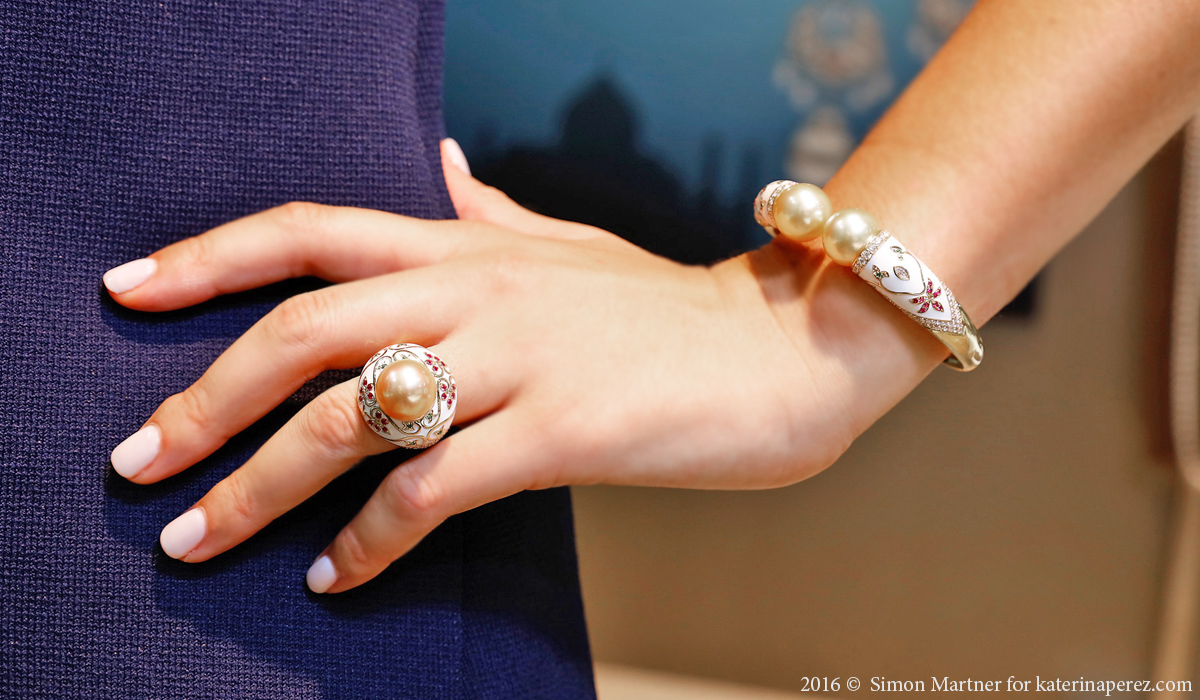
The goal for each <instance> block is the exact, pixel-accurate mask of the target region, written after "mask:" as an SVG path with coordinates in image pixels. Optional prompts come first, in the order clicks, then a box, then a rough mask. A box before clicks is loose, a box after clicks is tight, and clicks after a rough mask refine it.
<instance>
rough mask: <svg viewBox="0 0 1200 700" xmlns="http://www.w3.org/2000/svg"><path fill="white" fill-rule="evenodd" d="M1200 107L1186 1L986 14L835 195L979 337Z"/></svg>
mask: <svg viewBox="0 0 1200 700" xmlns="http://www.w3.org/2000/svg"><path fill="white" fill-rule="evenodd" d="M1198 107H1200V5H1197V4H1196V3H1195V2H1193V1H1192V0H1182V1H1166V0H1164V1H1161V2H1140V1H1139V2H1134V1H1131V0H1112V1H1107V2H1098V1H1097V0H1055V2H1044V0H982V2H980V3H979V5H978V6H977V7H976V9H975V10H974V11H973V12H972V13H971V15H970V16H969V17H968V18H967V20H966V21H965V22H964V24H963V26H962V27H961V28H960V29H959V31H958V32H957V33H956V34H955V35H954V36H953V38H952V39H951V40H950V42H949V43H948V44H947V45H946V46H945V47H944V48H943V50H942V51H941V52H940V53H939V54H938V55H937V56H936V57H935V58H934V60H933V61H932V62H931V63H930V65H929V66H928V67H927V68H926V69H925V71H924V72H923V73H922V74H921V75H920V76H919V77H918V78H917V79H916V80H915V81H914V82H913V83H912V85H911V86H910V87H909V88H908V89H907V90H906V91H905V93H904V94H903V96H902V97H901V98H900V99H899V100H898V101H897V103H896V104H895V105H894V106H893V107H892V109H891V110H890V111H889V112H888V113H887V114H886V115H885V117H884V118H883V119H882V120H881V121H880V123H879V124H878V125H877V126H876V127H875V129H874V130H872V131H871V133H870V134H869V135H868V136H867V138H866V139H865V141H864V143H863V144H862V146H861V147H860V148H859V149H858V150H857V151H856V152H855V153H854V155H853V156H852V157H851V158H850V160H849V161H848V162H847V163H846V165H845V166H844V167H843V168H842V169H841V170H840V171H839V172H838V174H837V176H836V177H835V178H834V179H833V180H832V181H831V182H830V183H829V184H828V186H827V187H826V190H827V191H828V192H829V194H830V196H831V198H832V199H833V202H834V205H835V208H838V209H841V208H846V207H860V208H863V209H866V210H868V211H871V212H872V213H874V214H875V215H876V217H877V218H878V219H879V220H880V221H881V222H883V225H884V226H885V227H886V228H888V229H889V230H890V231H892V232H893V233H895V234H896V235H897V236H898V237H899V238H900V239H901V240H902V241H904V242H905V243H906V244H907V245H908V246H909V247H910V248H911V249H913V250H914V251H916V252H917V253H918V254H919V255H921V256H922V258H923V259H924V260H925V262H926V263H928V264H929V266H930V267H931V268H932V269H933V270H935V271H937V272H938V274H939V275H940V276H941V277H942V279H943V280H944V281H945V282H946V283H947V284H948V285H949V286H950V288H951V289H953V290H954V291H955V294H956V296H957V297H958V300H959V301H960V303H962V305H963V307H964V308H966V309H967V311H968V313H969V314H970V315H971V317H972V318H973V319H974V320H975V322H976V324H977V325H981V324H983V323H984V322H985V321H986V320H987V319H989V318H991V317H992V316H993V315H994V314H995V313H996V311H998V310H999V309H1000V308H1001V307H1002V306H1003V305H1004V304H1005V303H1007V302H1008V301H1009V300H1010V299H1011V298H1012V297H1013V296H1014V295H1016V293H1017V292H1018V291H1020V289H1021V287H1022V286H1024V284H1025V283H1026V282H1028V280H1029V279H1030V278H1032V277H1033V275H1035V274H1036V273H1037V271H1038V270H1039V269H1041V267H1042V266H1043V265H1045V263H1046V262H1047V261H1048V260H1049V259H1050V258H1051V257H1052V256H1053V255H1054V254H1055V253H1056V252H1057V251H1058V250H1059V249H1060V248H1062V247H1063V245H1065V244H1066V243H1067V242H1068V241H1069V240H1070V239H1071V238H1072V237H1073V236H1074V235H1075V234H1076V233H1078V232H1079V230H1080V229H1082V228H1083V227H1084V225H1086V224H1087V222H1088V221H1089V220H1090V219H1092V218H1093V217H1094V216H1095V215H1096V214H1097V213H1098V212H1099V211H1100V210H1101V209H1102V208H1103V207H1104V206H1105V204H1106V203H1107V202H1108V201H1109V200H1110V199H1111V198H1112V197H1113V195H1114V194H1115V193H1116V192H1117V191H1118V190H1119V189H1120V188H1121V187H1122V186H1123V185H1124V184H1125V182H1127V181H1128V180H1129V179H1130V177H1132V175H1133V174H1134V173H1135V172H1136V171H1137V169H1138V168H1139V167H1141V166H1142V164H1144V163H1145V162H1146V161H1147V160H1148V159H1149V158H1150V157H1151V156H1152V155H1153V154H1154V152H1155V151H1156V150H1157V149H1158V148H1160V147H1161V146H1162V144H1163V143H1164V142H1165V141H1166V140H1167V139H1168V138H1170V136H1171V135H1172V134H1173V133H1174V132H1176V131H1177V130H1178V129H1179V128H1180V127H1181V126H1182V125H1183V124H1184V123H1185V122H1186V120H1187V119H1188V118H1189V117H1190V116H1191V115H1192V114H1193V113H1194V112H1195V111H1196V109H1197V108H1198Z"/></svg>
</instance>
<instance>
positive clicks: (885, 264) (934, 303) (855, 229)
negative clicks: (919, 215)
mask: <svg viewBox="0 0 1200 700" xmlns="http://www.w3.org/2000/svg"><path fill="white" fill-rule="evenodd" d="M754 218H755V220H756V221H757V222H758V223H759V225H760V226H762V227H763V228H764V229H766V231H767V233H769V234H771V237H772V238H777V237H778V238H784V239H786V240H789V241H792V242H795V243H803V242H805V241H809V240H813V239H815V238H817V237H818V236H819V237H820V238H821V242H822V244H823V245H824V247H825V253H826V255H828V256H829V257H830V258H831V259H832V260H833V261H834V262H837V263H839V264H841V265H845V266H849V267H850V268H851V269H852V270H853V272H854V274H856V275H858V276H859V277H860V278H862V279H863V280H865V281H866V282H867V283H868V284H870V285H871V286H872V287H874V288H875V290H876V291H878V292H879V293H880V294H882V295H883V296H884V298H886V299H887V300H888V301H890V302H892V304H894V305H895V306H896V307H897V308H899V309H900V310H901V311H903V312H904V313H906V314H908V316H909V317H910V318H912V319H913V320H914V321H916V322H917V323H920V324H921V325H922V326H924V327H925V328H926V329H928V330H929V331H930V332H931V333H933V335H934V336H935V337H936V338H937V339H938V340H940V341H941V342H942V344H943V345H945V346H946V347H947V348H949V349H950V357H948V358H946V360H945V362H946V364H947V365H949V366H950V367H952V368H954V369H957V370H959V371H962V372H969V371H971V370H973V369H975V368H976V367H978V366H979V363H980V362H982V361H983V342H982V341H981V340H980V338H979V331H978V330H976V329H975V324H974V323H972V322H971V319H970V317H969V316H967V312H966V310H964V309H963V308H962V306H961V305H960V304H959V303H958V302H957V301H956V300H955V299H954V294H953V293H952V292H951V291H950V288H949V287H947V286H946V285H945V284H943V283H942V281H941V280H940V279H938V276H937V275H935V274H934V273H933V271H932V270H930V269H929V268H928V267H926V266H925V263H923V262H921V260H920V258H918V257H917V256H916V255H913V253H912V252H911V251H909V250H908V249H907V248H906V247H905V246H904V244H903V243H901V242H900V241H899V240H897V239H896V237H895V236H893V235H892V234H891V233H889V232H888V231H885V230H883V229H882V227H881V226H880V225H879V222H877V221H876V220H875V218H874V217H872V216H871V215H870V214H868V213H867V212H865V211H861V210H858V209H845V210H843V211H839V212H834V211H833V205H832V204H831V203H830V201H829V197H828V195H826V194H825V192H824V191H822V190H821V188H820V187H817V186H816V185H810V184H803V183H797V182H793V181H791V180H776V181H775V182H772V183H770V184H769V185H767V186H766V187H764V188H763V189H762V191H761V192H759V193H758V196H757V197H755V199H754Z"/></svg>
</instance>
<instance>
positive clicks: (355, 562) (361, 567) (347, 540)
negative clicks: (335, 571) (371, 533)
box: [338, 527, 375, 572]
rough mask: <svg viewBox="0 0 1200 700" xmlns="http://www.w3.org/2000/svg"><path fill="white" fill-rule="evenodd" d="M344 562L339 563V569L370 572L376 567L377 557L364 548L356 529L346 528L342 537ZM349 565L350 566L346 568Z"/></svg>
mask: <svg viewBox="0 0 1200 700" xmlns="http://www.w3.org/2000/svg"><path fill="white" fill-rule="evenodd" d="M341 555H342V560H341V561H339V562H338V564H339V566H338V568H339V569H348V570H350V571H359V572H361V571H370V570H371V568H372V567H374V565H375V557H373V556H371V553H370V552H369V551H367V549H366V547H364V546H363V542H362V539H360V538H359V536H358V533H357V532H356V531H355V530H354V528H349V527H348V528H346V529H345V530H343V531H342V536H341ZM346 564H349V566H345V565H346Z"/></svg>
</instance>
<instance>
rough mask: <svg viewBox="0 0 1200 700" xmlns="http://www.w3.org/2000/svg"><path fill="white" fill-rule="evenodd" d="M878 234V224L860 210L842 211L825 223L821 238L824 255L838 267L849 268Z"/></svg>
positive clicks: (873, 218)
mask: <svg viewBox="0 0 1200 700" xmlns="http://www.w3.org/2000/svg"><path fill="white" fill-rule="evenodd" d="M877 233H879V222H878V221H876V220H875V217H873V216H871V215H870V214H868V213H867V212H865V211H863V210H862V209H843V210H841V211H839V212H838V213H836V214H834V215H833V216H831V217H829V220H828V221H826V222H825V232H824V236H823V238H822V240H823V242H824V244H825V254H826V255H828V256H829V257H830V259H832V260H833V261H834V262H835V263H837V264H839V265H846V266H850V265H853V264H854V261H855V260H856V259H857V258H858V254H859V253H861V252H862V250H863V248H866V247H867V243H868V242H869V241H870V240H871V237H872V236H874V235H875V234H877Z"/></svg>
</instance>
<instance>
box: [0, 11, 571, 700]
mask: <svg viewBox="0 0 1200 700" xmlns="http://www.w3.org/2000/svg"><path fill="white" fill-rule="evenodd" d="M441 59H442V7H441V5H440V3H439V2H437V1H436V0H406V1H401V2H394V1H385V2H378V1H377V0H342V1H340V2H313V1H311V0H263V1H252V0H237V1H235V2H219V1H218V2H214V1H212V0H206V1H204V2H201V1H200V0H186V1H176V0H167V1H165V2H129V1H128V0H121V1H119V2H117V1H113V0H76V1H73V2H65V3H63V2H54V1H53V0H24V1H22V0H0V237H2V238H0V244H2V247H0V323H2V324H3V327H2V329H0V331H2V332H0V431H2V440H0V460H2V462H0V463H2V466H3V471H2V473H0V525H2V527H0V696H2V697H5V698H8V697H20V698H64V697H65V698H82V697H87V698H390V697H414V698H473V697H497V698H499V697H521V698H534V697H554V698H583V697H592V696H593V694H594V691H593V689H592V678H591V670H590V659H589V657H588V647H587V639H586V634H585V630H584V626H583V616H582V608H581V605H580V598H579V588H578V575H577V573H576V563H575V553H574V544H573V543H574V540H573V534H572V531H571V518H570V504H569V500H568V496H567V493H566V491H565V490H563V489H555V490H550V491H543V492H529V493H524V494H520V495H518V496H516V497H513V498H509V499H506V500H504V501H501V502H498V503H495V504H492V505H490V506H487V507H484V508H481V509H478V510H476V511H473V512H471V513H468V514H465V515H462V516H458V517H455V518H452V519H451V520H449V521H448V522H446V523H445V524H444V525H443V526H442V527H441V528H439V529H438V530H437V531H436V532H434V533H433V534H432V535H431V536H430V537H428V538H427V539H426V540H425V541H424V542H423V543H422V544H421V545H419V546H418V548H417V549H416V550H415V551H414V552H412V553H411V554H410V555H409V556H407V557H405V558H403V559H402V560H401V561H400V562H397V563H396V564H394V565H393V566H392V567H390V568H389V569H388V570H387V571H386V572H385V573H384V574H383V575H382V576H380V577H379V578H378V579H376V580H375V581H373V582H371V583H369V584H367V585H365V586H363V587H361V588H359V589H357V590H355V591H352V592H348V593H343V594H338V595H333V596H317V595H313V594H311V593H309V592H307V589H306V588H305V587H304V583H303V580H304V573H305V570H306V569H307V567H308V565H309V563H310V562H311V561H312V559H313V558H314V557H315V556H316V555H317V553H319V552H320V551H321V549H322V548H324V546H325V545H326V544H327V543H328V542H329V541H330V540H331V539H332V537H333V536H334V535H335V534H336V533H337V531H338V530H339V529H340V528H341V526H342V525H343V524H345V523H346V522H347V521H348V520H349V519H350V518H351V517H352V516H353V514H354V513H355V512H356V511H357V509H358V508H359V507H360V506H361V504H362V503H363V502H364V501H365V499H366V497H367V495H368V494H369V493H370V492H371V490H372V489H373V487H374V486H375V484H377V483H378V481H379V479H380V478H382V476H383V474H385V473H386V472H387V470H388V469H390V468H391V467H392V466H393V465H394V464H395V463H396V461H397V460H398V459H399V453H392V454H391V455H383V456H381V457H379V458H373V459H371V460H368V461H367V462H364V463H363V464H362V465H360V466H359V467H357V468H355V469H354V470H352V471H351V472H349V473H348V474H347V475H345V476H344V477H342V478H340V479H339V480H337V481H335V482H334V483H333V484H332V485H330V486H329V487H328V488H327V489H325V490H324V491H323V492H322V493H320V494H318V495H317V496H315V497H314V498H312V499H310V500H309V501H308V502H306V503H305V504H304V505H303V506H301V507H300V508H298V509H296V510H295V511H293V512H291V513H289V514H287V515H285V516H283V517H282V518H280V519H279V520H278V521H276V522H275V523H273V524H272V525H271V526H269V527H268V528H267V529H266V530H264V531H263V532H261V533H259V534H258V535H256V536H255V537H253V538H252V539H250V540H249V541H248V542H246V543H244V544H242V545H240V546H239V547H237V548H235V549H234V550H233V551H231V552H229V553H227V554H225V555H222V556H219V557H217V558H215V559H213V560H211V561H209V562H206V563H203V564H183V563H181V562H176V561H174V560H171V559H170V558H168V557H166V556H165V555H164V554H163V553H162V551H161V550H160V549H159V548H158V546H157V537H158V533H159V531H160V529H161V528H162V526H163V525H164V524H166V523H167V522H169V521H170V520H171V519H172V518H173V517H175V516H176V515H178V514H179V513H181V512H182V511H183V510H184V509H185V508H186V507H187V506H189V505H191V504H192V503H193V502H194V501H195V500H197V499H198V498H199V497H200V496H202V495H203V494H204V493H205V492H206V491H207V490H208V489H209V488H211V486H212V485H213V484H215V483H216V482H217V481H218V480H220V479H221V478H222V477H223V476H224V475H226V474H227V473H229V472H230V471H232V470H233V469H235V468H236V467H237V466H238V465H240V464H241V463H242V462H243V461H244V460H245V459H246V458H247V457H248V456H249V455H250V454H252V452H253V451H254V449H256V448H257V446H258V445H260V444H261V443H262V442H263V441H264V440H265V439H266V437H267V436H269V435H270V434H271V432H272V431H273V430H274V429H275V428H277V427H278V426H279V425H281V424H282V422H283V421H284V420H286V419H287V417H288V416H289V415H291V414H292V413H294V412H295V410H297V409H298V408H299V407H300V406H301V405H303V403H304V401H306V400H307V399H309V398H311V397H312V396H314V395H315V394H316V393H317V392H318V391H320V390H321V389H323V388H324V387H327V386H330V385H332V384H333V383H335V382H337V381H340V380H342V379H345V378H346V376H347V375H346V374H345V373H340V374H337V376H325V377H322V378H319V379H318V380H317V381H315V382H313V383H312V385H310V386H309V387H306V388H305V390H303V391H301V392H299V393H298V394H297V396H295V397H293V398H292V399H291V400H289V401H288V402H287V403H286V404H285V405H284V406H282V407H281V408H280V409H279V410H278V411H275V412H274V413H272V414H271V415H270V416H268V417H267V418H265V419H263V420H262V421H260V423H259V424H257V425H255V426H254V427H253V428H251V429H250V430H247V431H246V432H245V433H243V434H242V435H241V436H239V437H237V438H236V439H235V440H234V441H233V442H231V444H229V445H228V446H227V447H226V448H224V449H222V450H221V451H220V452H218V453H217V454H216V455H214V456H213V457H212V458H210V459H207V460H205V461H204V462H203V463H201V464H200V465H197V466H195V467H193V468H191V469H189V470H187V471H185V472H184V473H183V474H181V475H178V476H176V477H172V478H171V479H168V480H166V481H164V482H162V483H160V484H157V485H153V486H148V487H146V486H136V485H133V484H130V483H128V482H126V481H124V480H123V479H121V478H120V477H119V476H117V475H115V474H114V473H113V472H112V470H111V468H110V467H109V466H108V453H109V451H110V450H111V449H112V447H113V446H114V445H116V444H117V443H118V442H120V441H121V440H122V439H123V438H124V437H125V436H127V435H128V434H130V433H132V432H133V431H134V430H136V429H137V428H138V427H139V426H140V425H141V422H142V421H143V420H145V418H146V417H147V416H149V415H150V413H151V412H152V411H153V410H154V408H155V407H156V406H157V405H158V403H159V402H161V401H162V400H163V399H164V398H166V397H167V396H168V395H170V394H171V393H174V392H177V391H180V390H182V389H184V388H185V387H187V386H188V384H190V383H191V382H192V381H194V380H195V379H196V378H197V377H198V376H199V375H200V374H201V373H202V372H203V370H204V369H205V368H206V367H207V366H208V364H209V363H210V362H212V360H213V359H215V358H216V357H217V356H218V355H219V354H220V352H221V351H222V350H223V349H224V348H225V347H227V346H228V345H229V344H230V343H231V342H232V341H233V340H234V339H235V338H237V337H238V336H239V335H240V334H241V333H242V332H243V331H244V330H245V329H247V328H248V327H249V326H250V325H251V324H252V323H253V322H254V321H255V320H256V319H258V318H259V317H261V316H262V315H263V314H264V313H266V312H267V311H268V310H269V309H270V308H271V307H272V306H274V305H275V304H277V303H278V302H279V301H280V300H282V299H284V298H286V297H287V296H289V295H291V294H294V293H296V292H297V291H299V290H301V289H307V288H312V287H313V286H315V284H313V283H309V282H303V281H302V282H299V283H282V284H279V285H274V286H272V287H271V288H269V289H266V290H263V291H256V292H250V293H245V294H240V295H236V296H234V297H229V298H222V299H218V300H214V301H213V302H209V303H207V304H204V305H202V306H200V307H197V308H194V309H189V310H184V311H180V312H177V313H170V314H143V313H136V312H130V311H128V310H125V309H122V308H120V307H118V306H117V305H115V304H113V303H112V302H111V300H109V299H108V297H107V294H106V293H105V292H104V291H102V288H101V286H100V277H101V274H102V273H103V272H104V271H105V270H106V269H108V268H109V267H112V266H114V265H117V264H120V263H122V262H125V261H128V260H132V259H134V258H138V257H142V256H144V255H146V254H147V253H150V252H152V251H153V250H155V249H157V248H159V247H161V246H164V245H166V244H168V243H170V242H172V241H175V240H178V239H180V238H183V237H185V236H189V235H192V234H195V233H199V232H201V231H203V230H205V229H207V228H210V227H212V226H215V225H217V224H220V223H222V222H225V221H228V220H230V219H233V218H236V217H238V216H242V215H245V214H248V213H251V212H254V211H258V210H261V209H264V208H267V207H270V206H273V205H277V204H280V203H283V202H286V201H288V200H294V199H309V200H315V201H320V202H326V203H331V204H344V205H356V206H364V207H372V208H377V209H384V210H388V211H393V212H399V213H404V214H408V215H413V216H419V217H425V218H448V217H451V216H453V208H452V205H451V203H450V201H449V197H448V195H447V193H446V190H445V185H444V182H442V179H441V168H440V161H439V155H438V140H439V138H440V137H441V135H442V130H443V126H442V115H441V106H440V105H441V102H440V90H441V72H440V71H441Z"/></svg>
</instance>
